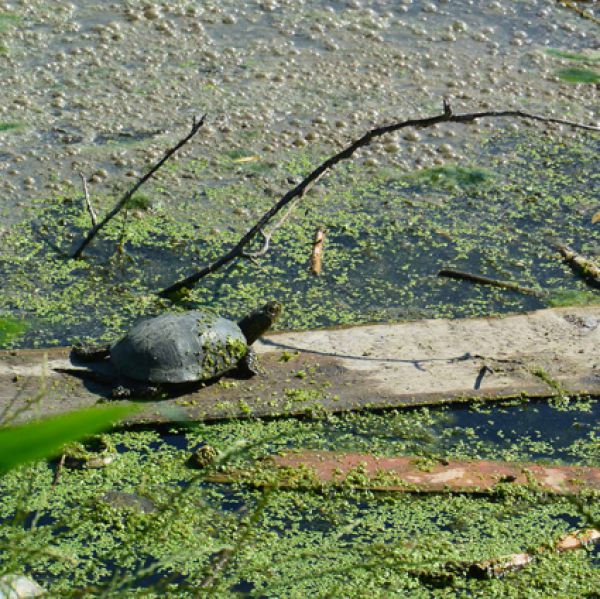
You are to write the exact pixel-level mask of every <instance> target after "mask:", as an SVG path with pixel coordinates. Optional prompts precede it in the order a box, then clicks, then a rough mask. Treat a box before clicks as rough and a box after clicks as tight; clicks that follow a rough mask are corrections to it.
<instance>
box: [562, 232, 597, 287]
mask: <svg viewBox="0 0 600 599" xmlns="http://www.w3.org/2000/svg"><path fill="white" fill-rule="evenodd" d="M556 249H557V250H558V251H559V252H560V253H561V255H562V256H563V258H564V259H565V260H566V262H567V263H568V264H569V266H571V268H573V270H576V271H577V272H578V273H579V274H580V275H581V276H582V277H583V279H584V281H586V282H587V283H590V284H591V285H593V286H594V287H600V268H598V266H597V265H596V264H595V263H594V262H592V261H591V260H590V259H589V258H586V257H585V256H582V255H581V254H578V253H577V252H576V251H575V250H573V249H571V248H570V247H569V246H568V245H563V244H562V243H557V244H556Z"/></svg>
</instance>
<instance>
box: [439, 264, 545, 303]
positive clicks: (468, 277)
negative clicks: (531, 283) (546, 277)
mask: <svg viewBox="0 0 600 599" xmlns="http://www.w3.org/2000/svg"><path fill="white" fill-rule="evenodd" d="M438 277H448V278H450V279H460V280H463V281H469V282H471V283H479V284H481V285H491V286H492V287H500V288H501V289H509V290H510V291H516V292H518V293H523V294H525V295H535V296H536V297H544V296H545V295H547V293H546V292H545V291H542V290H541V289H533V288H532V287H524V286H522V285H519V284H518V283H513V282H512V281H501V280H499V279H492V278H490V277H485V276H483V275H476V274H473V273H470V272H465V271H464V270H456V269H455V268H443V269H442V270H440V272H438Z"/></svg>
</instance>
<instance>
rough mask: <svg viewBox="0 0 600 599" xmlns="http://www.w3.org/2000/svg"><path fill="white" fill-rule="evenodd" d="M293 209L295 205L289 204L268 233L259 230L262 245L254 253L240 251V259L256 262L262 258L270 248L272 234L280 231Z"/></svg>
mask: <svg viewBox="0 0 600 599" xmlns="http://www.w3.org/2000/svg"><path fill="white" fill-rule="evenodd" d="M295 207H296V204H290V206H289V208H288V210H287V212H286V213H285V214H284V215H283V216H282V217H281V218H280V219H279V221H278V222H276V223H275V224H274V225H273V226H272V227H271V230H270V231H269V232H268V233H265V232H264V230H263V229H261V230H260V231H259V233H260V234H261V235H262V236H263V244H262V247H261V248H260V249H259V250H257V251H256V252H244V251H242V253H241V254H240V256H241V257H242V258H248V259H249V260H256V258H260V257H261V256H264V255H265V254H266V253H267V252H268V251H269V246H270V243H271V238H272V237H273V234H274V233H275V232H276V231H277V230H278V229H280V228H281V226H282V225H283V224H284V223H285V222H286V221H287V219H288V218H289V217H290V214H291V213H292V211H293V210H294V208H295Z"/></svg>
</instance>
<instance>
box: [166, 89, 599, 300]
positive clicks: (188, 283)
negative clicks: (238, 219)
mask: <svg viewBox="0 0 600 599" xmlns="http://www.w3.org/2000/svg"><path fill="white" fill-rule="evenodd" d="M501 117H513V118H519V119H525V120H531V121H539V122H542V123H555V124H558V125H567V126H569V127H574V128H577V129H584V130H586V131H600V127H595V126H593V125H584V124H581V123H575V122H573V121H567V120H565V119H555V118H551V117H544V116H540V115H537V114H532V113H529V112H525V111H523V110H490V111H486V112H469V113H465V114H454V113H453V112H452V108H451V106H450V102H449V101H448V100H447V99H444V111H443V113H442V114H439V115H436V116H432V117H426V118H421V119H409V120H406V121H401V122H399V123H392V124H391V125H384V126H382V127H376V128H375V129H371V130H370V131H368V132H367V133H365V134H364V135H363V136H362V137H361V138H360V139H357V140H356V141H354V142H352V143H351V144H350V145H349V146H347V147H346V148H344V149H343V150H342V151H341V152H339V153H338V154H336V155H335V156H332V157H331V158H328V159H327V160H325V162H323V163H322V164H321V165H319V166H318V167H317V168H316V169H314V170H313V171H312V172H311V173H310V174H309V175H308V176H307V177H305V178H304V179H303V180H302V181H301V182H300V183H299V184H298V185H296V187H294V188H293V189H290V190H289V191H288V192H287V193H286V194H285V195H283V196H282V197H281V199H280V200H279V201H278V202H276V203H275V204H274V205H273V206H271V208H269V210H267V211H266V212H265V213H264V214H263V215H262V216H261V217H260V219H259V220H258V222H256V223H255V224H254V225H253V226H252V227H251V228H250V229H249V230H248V231H247V232H246V233H245V234H244V235H243V236H242V237H241V239H240V240H239V241H238V242H237V243H236V244H235V245H234V246H233V247H232V248H231V249H230V250H229V251H228V252H226V253H225V254H223V255H222V256H221V257H220V258H218V259H217V260H215V261H214V262H211V263H210V264H208V265H207V266H205V267H204V268H202V269H200V270H198V271H197V272H195V273H193V274H192V275H190V276H188V277H186V278H185V279H181V280H180V281H178V282H177V283H174V284H173V285H170V286H169V287H166V288H165V289H163V290H162V291H159V292H158V295H159V296H161V297H169V296H171V295H172V294H176V293H177V292H179V291H181V290H183V289H189V288H191V287H193V286H194V285H195V284H196V283H197V282H198V281H200V280H201V279H203V278H204V277H206V276H207V275H209V274H211V273H213V272H216V271H217V270H219V269H220V268H221V267H222V266H225V265H226V264H228V263H229V262H231V261H232V260H235V259H236V258H239V257H241V256H242V254H243V252H244V248H245V247H246V246H247V245H248V244H249V243H250V242H251V241H252V240H253V239H254V237H256V235H258V234H259V233H260V232H261V231H262V230H263V228H264V226H265V225H266V224H267V223H268V222H269V221H270V220H271V219H272V218H273V217H274V216H275V215H276V214H277V213H278V212H279V211H280V210H281V209H282V208H284V207H285V206H287V205H288V204H289V203H290V202H291V201H292V200H294V199H296V198H298V197H302V196H303V195H304V194H305V193H306V192H307V191H308V189H309V188H310V186H311V185H313V184H314V183H315V181H317V180H318V179H319V178H320V177H322V176H323V175H324V174H325V172H326V171H328V170H330V169H332V168H333V167H334V166H335V165H336V164H337V163H338V162H341V161H342V160H347V159H348V158H350V157H351V156H352V155H353V154H354V153H355V152H356V151H357V150H359V149H360V148H363V147H365V146H367V145H369V144H370V143H371V141H373V140H374V139H376V138H378V137H381V136H382V135H386V134H388V133H393V132H394V131H398V130H400V129H405V128H407V127H419V128H426V127H433V126H434V125H437V124H438V123H471V122H473V121H476V120H477V119H482V118H501Z"/></svg>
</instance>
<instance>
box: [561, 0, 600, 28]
mask: <svg viewBox="0 0 600 599" xmlns="http://www.w3.org/2000/svg"><path fill="white" fill-rule="evenodd" d="M557 1H558V3H559V4H562V5H563V6H564V7H565V8H568V9H570V10H572V11H573V12H576V13H577V14H578V15H579V16H580V17H582V18H583V19H588V20H589V21H592V22H593V23H596V24H597V25H600V19H598V18H596V17H595V16H594V15H593V13H592V11H591V10H584V9H583V8H579V6H577V4H575V2H571V0H557ZM580 1H581V0H580Z"/></svg>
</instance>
